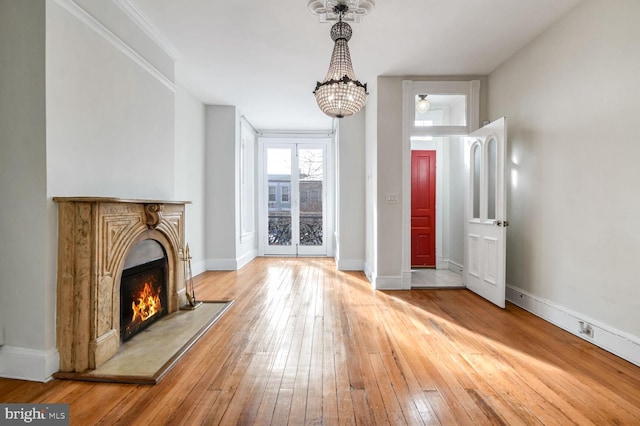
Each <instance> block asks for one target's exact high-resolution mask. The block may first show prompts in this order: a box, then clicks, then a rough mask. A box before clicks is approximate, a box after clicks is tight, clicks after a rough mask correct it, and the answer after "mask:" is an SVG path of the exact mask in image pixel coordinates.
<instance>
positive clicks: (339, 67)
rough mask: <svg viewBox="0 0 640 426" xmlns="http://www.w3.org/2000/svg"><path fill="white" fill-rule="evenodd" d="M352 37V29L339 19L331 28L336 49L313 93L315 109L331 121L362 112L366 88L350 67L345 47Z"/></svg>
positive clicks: (349, 59)
mask: <svg viewBox="0 0 640 426" xmlns="http://www.w3.org/2000/svg"><path fill="white" fill-rule="evenodd" d="M351 34H352V31H351V26H350V25H349V24H347V23H346V22H343V21H342V19H340V20H339V21H338V22H336V23H335V24H334V25H333V26H332V27H331V39H332V40H333V41H334V42H335V45H334V47H333V53H332V54H331V62H330V63H329V71H327V75H326V77H325V78H324V80H323V81H322V83H320V82H318V83H317V84H316V89H315V90H314V91H313V94H314V95H315V96H316V102H317V103H318V106H319V107H320V109H321V110H322V112H324V113H325V114H327V115H328V116H330V117H335V118H342V117H348V116H350V115H353V114H355V113H356V112H358V111H360V110H361V109H362V107H363V106H364V104H365V102H366V100H367V95H368V93H367V85H366V84H363V83H360V82H359V81H358V80H357V79H356V75H355V73H354V72H353V65H351V55H350V53H349V46H348V45H347V42H348V41H349V39H351Z"/></svg>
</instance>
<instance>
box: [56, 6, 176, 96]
mask: <svg viewBox="0 0 640 426" xmlns="http://www.w3.org/2000/svg"><path fill="white" fill-rule="evenodd" d="M55 1H56V3H58V4H59V5H60V6H62V7H63V8H64V9H66V10H67V12H69V13H70V14H71V15H73V16H74V17H76V18H77V19H78V20H79V21H80V22H82V23H83V24H85V25H86V26H87V27H89V28H90V29H92V30H93V31H94V32H95V33H96V34H98V35H99V36H101V37H102V38H103V39H105V40H106V41H108V42H109V43H111V44H112V45H113V46H114V47H115V48H117V49H118V50H119V51H121V52H122V53H124V54H125V55H126V56H128V57H129V59H131V60H133V61H134V62H135V63H136V64H138V65H139V66H140V67H141V68H143V69H144V70H145V71H147V72H148V73H149V74H151V75H152V76H153V77H155V78H156V80H158V81H159V82H160V83H162V84H163V85H165V86H166V87H167V88H168V89H169V90H171V91H172V92H173V93H175V92H176V91H177V88H176V85H175V83H174V82H173V81H171V79H170V78H168V77H167V76H166V75H164V74H163V73H162V71H160V70H159V69H158V68H156V67H155V66H154V65H152V64H151V63H149V61H147V60H146V59H144V58H143V57H142V56H140V54H139V53H138V52H136V51H135V50H134V49H133V48H132V47H131V46H129V45H128V44H127V43H125V42H124V41H123V40H122V39H121V38H120V37H118V36H117V35H115V34H114V33H113V32H111V31H110V30H109V29H108V28H107V27H105V26H104V25H103V24H102V23H101V22H100V21H98V20H97V19H96V18H95V17H93V15H91V14H90V13H89V12H87V11H86V10H84V9H83V8H82V7H81V6H80V5H79V4H78V3H76V2H75V1H74V0H55Z"/></svg>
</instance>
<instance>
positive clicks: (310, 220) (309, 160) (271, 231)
mask: <svg viewBox="0 0 640 426" xmlns="http://www.w3.org/2000/svg"><path fill="white" fill-rule="evenodd" d="M263 158H264V167H263V170H264V177H263V180H262V181H263V182H264V186H263V193H264V197H263V199H264V200H265V204H266V205H265V206H264V207H263V208H262V209H261V211H262V212H264V214H263V217H262V221H263V223H264V226H262V231H261V232H263V233H264V235H263V237H262V241H263V242H264V243H263V248H264V254H265V255H282V256H326V255H327V244H326V238H325V235H326V232H327V229H326V223H327V221H326V210H327V208H326V204H327V203H326V200H327V185H326V176H327V146H326V144H325V143H319V144H311V143H265V144H264V153H263Z"/></svg>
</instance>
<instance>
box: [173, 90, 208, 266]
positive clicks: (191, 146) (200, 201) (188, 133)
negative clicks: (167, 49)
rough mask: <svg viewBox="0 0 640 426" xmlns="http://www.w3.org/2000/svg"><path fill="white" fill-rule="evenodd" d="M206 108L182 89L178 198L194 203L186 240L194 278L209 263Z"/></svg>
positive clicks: (178, 107)
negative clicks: (205, 233)
mask: <svg viewBox="0 0 640 426" xmlns="http://www.w3.org/2000/svg"><path fill="white" fill-rule="evenodd" d="M204 130H205V106H204V104H203V103H202V102H200V101H199V100H198V99H197V98H195V97H194V96H193V95H192V94H191V93H189V91H187V90H186V89H185V88H183V87H181V86H178V92H177V93H176V122H175V134H176V136H175V165H176V166H175V172H176V173H175V179H176V181H175V198H176V200H181V201H191V204H188V205H187V206H186V211H185V216H186V218H185V241H186V242H187V243H188V244H189V250H190V252H191V257H192V258H193V259H192V260H191V268H192V272H193V275H194V276H195V275H197V274H199V273H201V272H204V271H205V270H206V262H205V259H206V257H205V254H206V253H205V243H204V237H205V236H204V232H203V230H204V229H205V180H204V176H205V134H204Z"/></svg>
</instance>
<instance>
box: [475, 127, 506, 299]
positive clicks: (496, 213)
mask: <svg viewBox="0 0 640 426" xmlns="http://www.w3.org/2000/svg"><path fill="white" fill-rule="evenodd" d="M506 135H507V122H506V119H505V118H504V117H503V118H500V119H498V120H496V121H494V122H492V123H490V124H488V125H486V126H484V127H482V128H480V129H478V130H476V131H475V132H473V133H472V134H470V135H469V136H468V137H467V138H466V139H465V140H466V143H465V169H466V172H467V173H466V175H467V176H466V185H465V187H466V203H465V260H464V275H465V285H466V286H467V288H469V289H470V290H472V291H473V292H475V293H477V294H479V295H480V296H482V297H484V298H485V299H487V300H489V301H490V302H492V303H494V304H496V305H498V306H500V307H501V308H504V307H505V287H506V285H505V279H506V277H505V272H506V245H507V226H508V225H509V222H508V221H507V220H506V213H507V208H506V206H507V203H506V195H507V194H506V184H505V160H506V152H507V147H506V143H507V139H506Z"/></svg>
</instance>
